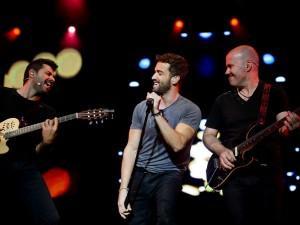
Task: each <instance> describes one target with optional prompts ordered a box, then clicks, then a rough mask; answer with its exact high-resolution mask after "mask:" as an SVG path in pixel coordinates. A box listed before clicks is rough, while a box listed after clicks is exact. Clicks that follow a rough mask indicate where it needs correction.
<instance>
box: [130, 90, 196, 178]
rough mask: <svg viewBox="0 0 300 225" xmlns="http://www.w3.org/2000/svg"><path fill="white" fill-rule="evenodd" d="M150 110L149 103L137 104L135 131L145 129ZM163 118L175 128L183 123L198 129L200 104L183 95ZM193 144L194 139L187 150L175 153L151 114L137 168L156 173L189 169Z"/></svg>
mask: <svg viewBox="0 0 300 225" xmlns="http://www.w3.org/2000/svg"><path fill="white" fill-rule="evenodd" d="M146 111H147V105H146V100H144V101H142V102H140V103H139V104H137V105H136V107H135V109H134V112H133V116H132V123H131V126H130V128H131V129H142V128H143V124H144V120H145V116H146ZM163 117H164V118H165V119H166V120H167V121H168V123H169V125H170V126H171V127H172V128H175V127H176V126H177V124H179V123H184V124H187V125H189V126H191V127H192V128H194V129H195V130H197V129H198V127H199V123H200V120H201V111H200V109H199V107H198V106H197V105H196V104H194V103H193V102H191V101H190V100H188V99H187V98H185V97H183V96H179V97H178V99H177V100H176V101H175V102H174V103H173V104H172V105H170V106H169V107H167V108H165V109H164V110H163ZM192 142H193V139H192V140H190V142H189V143H188V144H187V145H186V147H185V149H182V150H180V151H179V152H174V151H173V150H172V149H171V147H170V146H169V145H168V144H167V143H166V142H165V141H164V139H163V137H162V135H161V134H160V131H159V128H158V127H157V125H156V122H155V119H154V117H153V116H152V115H151V113H150V114H149V116H148V120H147V124H146V127H145V133H144V137H143V140H142V145H141V150H140V151H139V155H138V160H137V166H138V167H143V168H145V169H146V170H147V171H149V172H153V173H159V172H164V171H170V170H177V171H179V170H186V168H187V165H188V163H189V160H190V149H191V145H192Z"/></svg>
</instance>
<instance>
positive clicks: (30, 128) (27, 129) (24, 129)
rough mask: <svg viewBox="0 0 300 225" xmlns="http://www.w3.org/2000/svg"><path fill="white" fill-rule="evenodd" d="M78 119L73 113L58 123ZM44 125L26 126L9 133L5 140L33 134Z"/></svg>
mask: <svg viewBox="0 0 300 225" xmlns="http://www.w3.org/2000/svg"><path fill="white" fill-rule="evenodd" d="M77 118H78V113H72V114H69V115H66V116H62V117H59V118H58V122H59V123H63V122H67V121H70V120H73V119H77ZM42 124H43V122H41V123H36V124H33V125H29V126H26V127H22V128H20V129H18V130H14V131H11V132H8V133H6V134H5V135H4V136H5V138H12V137H16V136H19V135H22V134H26V133H29V132H32V131H36V130H39V129H41V128H42Z"/></svg>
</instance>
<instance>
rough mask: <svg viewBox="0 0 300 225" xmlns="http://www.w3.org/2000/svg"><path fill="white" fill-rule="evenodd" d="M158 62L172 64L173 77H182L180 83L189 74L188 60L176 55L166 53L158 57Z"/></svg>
mask: <svg viewBox="0 0 300 225" xmlns="http://www.w3.org/2000/svg"><path fill="white" fill-rule="evenodd" d="M156 62H163V63H168V64H170V68H169V70H170V73H171V75H172V76H180V81H183V80H184V78H185V77H186V75H187V74H188V72H189V65H188V62H187V60H186V59H185V58H184V57H183V56H181V55H178V54H175V53H165V54H162V55H156Z"/></svg>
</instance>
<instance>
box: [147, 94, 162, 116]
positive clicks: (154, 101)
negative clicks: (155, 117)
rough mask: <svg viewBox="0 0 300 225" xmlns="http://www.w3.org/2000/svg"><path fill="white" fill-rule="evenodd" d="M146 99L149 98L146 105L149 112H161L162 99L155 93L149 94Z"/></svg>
mask: <svg viewBox="0 0 300 225" xmlns="http://www.w3.org/2000/svg"><path fill="white" fill-rule="evenodd" d="M146 98H147V100H146V104H147V107H148V110H151V112H152V113H157V112H158V111H159V103H160V100H161V97H160V96H159V95H158V94H156V93H155V92H151V93H149V92H148V93H147V97H146Z"/></svg>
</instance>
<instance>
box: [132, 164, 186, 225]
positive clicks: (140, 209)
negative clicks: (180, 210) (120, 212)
mask: <svg viewBox="0 0 300 225" xmlns="http://www.w3.org/2000/svg"><path fill="white" fill-rule="evenodd" d="M135 172H136V173H144V176H143V179H142V181H141V185H140V187H139V189H138V192H137V195H136V197H135V200H134V202H133V203H132V215H131V217H129V220H128V224H130V225H153V224H157V225H175V224H176V207H177V200H178V196H179V193H180V191H181V187H182V177H183V173H182V172H178V171H168V172H163V173H150V172H147V171H144V170H142V169H137V170H136V171H135ZM136 177H139V176H136Z"/></svg>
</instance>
